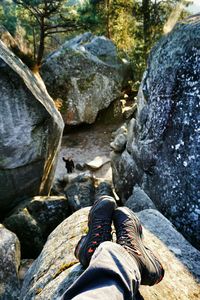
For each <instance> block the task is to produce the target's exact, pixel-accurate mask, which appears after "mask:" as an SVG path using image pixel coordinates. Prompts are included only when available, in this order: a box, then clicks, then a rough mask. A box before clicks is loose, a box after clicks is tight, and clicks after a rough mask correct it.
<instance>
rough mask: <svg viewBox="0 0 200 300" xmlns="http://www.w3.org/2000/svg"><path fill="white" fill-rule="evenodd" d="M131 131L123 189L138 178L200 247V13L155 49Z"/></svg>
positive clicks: (123, 192)
mask: <svg viewBox="0 0 200 300" xmlns="http://www.w3.org/2000/svg"><path fill="white" fill-rule="evenodd" d="M127 136H128V138H127V144H126V149H125V150H124V151H123V152H122V153H121V154H119V153H118V154H117V155H116V154H114V155H113V162H112V164H113V171H114V183H115V187H116V190H117V192H118V194H119V195H120V196H121V197H122V198H123V201H125V200H126V199H127V198H128V197H129V196H130V195H131V193H132V187H133V186H134V185H135V184H136V183H138V184H139V185H140V186H141V187H142V188H143V189H144V191H145V192H146V193H147V194H148V195H149V196H150V198H151V199H152V200H153V201H154V203H155V204H156V206H157V208H159V209H160V210H161V211H162V212H163V213H164V214H165V216H167V217H168V218H169V219H170V220H171V221H172V222H173V224H174V225H175V226H176V227H177V228H178V229H179V230H180V231H181V232H182V233H183V234H184V235H185V236H186V237H187V238H188V239H189V240H190V241H191V242H192V243H193V244H194V245H195V246H196V247H198V248H199V247H200V17H199V16H198V17H191V18H189V19H187V20H185V21H183V22H181V23H179V24H178V25H177V26H176V27H175V29H174V30H173V31H172V32H171V33H169V34H168V35H167V36H165V37H164V38H163V39H161V40H160V42H159V43H158V44H157V45H156V47H155V48H154V49H153V50H152V52H151V55H150V57H149V61H148V66H147V70H146V72H145V74H144V78H143V82H142V84H141V87H140V91H139V94H138V114H137V117H136V120H132V121H131V122H130V124H129V126H128V134H127ZM127 156H128V157H129V161H130V163H129V169H128V172H127V171H126V170H127V168H124V166H126V164H127V159H126V157H127Z"/></svg>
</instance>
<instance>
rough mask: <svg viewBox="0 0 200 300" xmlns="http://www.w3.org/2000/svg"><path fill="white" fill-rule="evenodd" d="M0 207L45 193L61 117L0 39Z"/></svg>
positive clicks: (4, 208)
mask: <svg viewBox="0 0 200 300" xmlns="http://www.w3.org/2000/svg"><path fill="white" fill-rule="evenodd" d="M0 87H1V88H0V136H1V139H0V210H1V214H2V213H3V212H4V211H8V210H9V209H10V208H12V207H14V206H15V204H16V203H18V202H19V201H20V200H21V199H22V198H25V197H32V196H35V195H43V194H46V195H47V194H48V193H49V190H50V187H51V184H52V178H53V175H54V169H55V165H56V162H57V154H58V150H59V145H60V141H61V136H62V130H63V126H64V124H63V121H62V118H61V115H60V113H59V112H58V111H57V109H56V107H55V105H54V102H53V100H52V99H51V98H50V96H49V95H48V93H47V91H46V88H45V86H44V83H43V81H42V80H41V79H40V78H39V76H36V75H34V74H33V73H32V72H31V71H30V70H29V69H28V68H27V67H26V66H25V65H24V64H23V63H22V61H21V60H19V59H18V58H17V57H16V56H15V55H14V54H13V53H12V52H10V51H9V50H8V49H7V48H6V46H5V45H4V43H3V42H1V41H0Z"/></svg>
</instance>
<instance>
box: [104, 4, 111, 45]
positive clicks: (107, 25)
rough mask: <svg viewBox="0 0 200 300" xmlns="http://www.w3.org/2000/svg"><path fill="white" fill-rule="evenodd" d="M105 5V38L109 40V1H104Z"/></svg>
mask: <svg viewBox="0 0 200 300" xmlns="http://www.w3.org/2000/svg"><path fill="white" fill-rule="evenodd" d="M105 5H106V36H107V38H109V39H110V38H111V33H110V0H106V1H105Z"/></svg>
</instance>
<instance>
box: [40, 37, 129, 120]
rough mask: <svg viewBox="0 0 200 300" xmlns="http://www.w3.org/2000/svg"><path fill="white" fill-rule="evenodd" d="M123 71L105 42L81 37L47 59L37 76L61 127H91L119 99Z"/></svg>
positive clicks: (105, 40)
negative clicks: (52, 102) (60, 119)
mask: <svg viewBox="0 0 200 300" xmlns="http://www.w3.org/2000/svg"><path fill="white" fill-rule="evenodd" d="M127 68H128V67H127V64H125V63H123V62H122V61H121V60H120V59H119V58H118V56H117V52H116V48H115V46H114V44H113V43H112V42H111V41H110V40H109V39H107V38H105V37H100V36H94V35H92V34H91V33H84V34H82V35H79V36H77V37H75V38H73V39H72V40H69V41H67V42H66V43H64V44H63V45H62V47H61V48H60V49H59V50H57V51H56V52H53V53H52V54H51V55H49V57H47V59H46V61H45V63H44V64H43V65H42V69H41V72H42V77H43V79H44V81H45V84H46V86H47V89H48V91H49V93H50V95H51V96H52V97H53V98H54V99H55V100H56V99H57V101H58V102H59V103H60V105H61V113H62V116H63V119H64V122H65V124H68V125H77V124H80V123H83V122H84V123H89V124H91V123H93V122H94V121H95V119H96V117H97V114H98V112H99V111H100V110H102V109H104V108H107V107H108V106H109V104H110V103H111V102H112V101H114V100H115V99H117V98H118V97H119V96H120V93H121V89H122V86H123V83H124V81H126V79H127V78H126V76H127Z"/></svg>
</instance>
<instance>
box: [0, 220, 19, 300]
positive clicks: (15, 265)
mask: <svg viewBox="0 0 200 300" xmlns="http://www.w3.org/2000/svg"><path fill="white" fill-rule="evenodd" d="M19 265H20V243H19V240H18V238H17V237H16V235H15V234H14V233H12V232H10V231H9V230H8V229H6V228H4V226H3V225H1V224H0V299H2V300H7V299H9V300H16V299H19V298H18V297H19V293H20V282H19V278H18V269H19Z"/></svg>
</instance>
